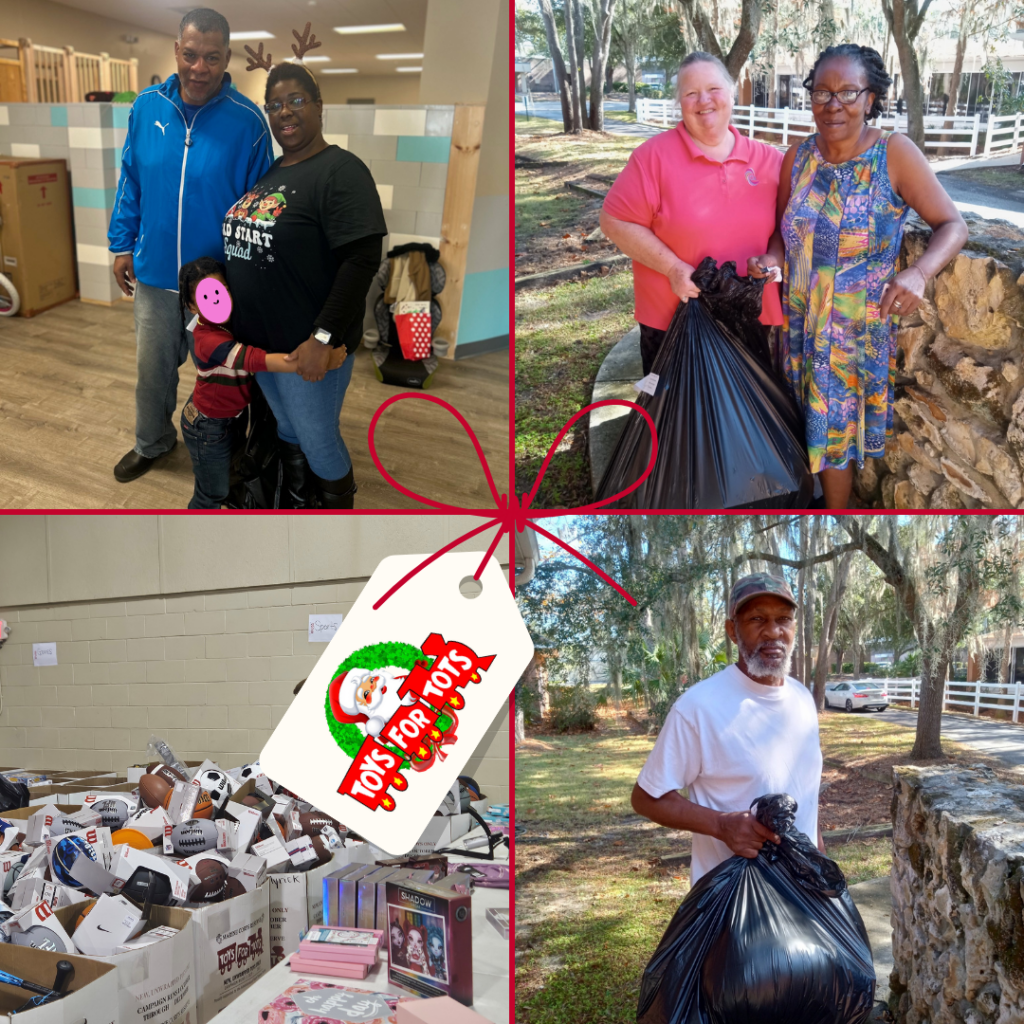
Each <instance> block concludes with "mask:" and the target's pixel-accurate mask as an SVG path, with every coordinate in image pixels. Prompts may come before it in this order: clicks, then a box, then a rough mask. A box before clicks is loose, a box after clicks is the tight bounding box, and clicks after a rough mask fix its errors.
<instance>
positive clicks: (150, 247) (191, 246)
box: [107, 74, 274, 291]
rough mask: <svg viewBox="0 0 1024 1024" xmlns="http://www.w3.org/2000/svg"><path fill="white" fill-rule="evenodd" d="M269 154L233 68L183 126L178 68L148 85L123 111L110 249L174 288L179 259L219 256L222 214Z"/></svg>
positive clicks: (145, 276) (266, 132)
mask: <svg viewBox="0 0 1024 1024" xmlns="http://www.w3.org/2000/svg"><path fill="white" fill-rule="evenodd" d="M273 161H274V154H273V150H272V149H271V144H270V129H269V128H268V127H267V122H266V120H265V119H264V117H263V112H262V111H261V110H260V109H259V107H257V106H256V104H255V103H253V102H252V100H250V99H248V98H247V97H245V96H243V95H242V94H241V93H240V92H238V90H237V89H232V88H231V76H230V75H228V74H225V75H224V82H223V84H222V85H221V90H220V92H219V93H217V95H216V96H214V97H213V98H212V99H210V100H207V101H206V103H205V104H204V105H203V106H201V107H200V108H199V110H197V111H196V114H195V117H194V118H193V119H192V127H191V128H188V129H186V126H185V110H184V108H183V106H182V102H181V95H180V94H179V92H178V76H177V75H176V74H175V75H171V77H170V78H168V79H167V81H166V82H164V83H163V84H162V85H154V86H150V88H148V89H145V90H143V91H142V92H141V93H139V96H138V98H137V99H136V100H135V102H134V104H132V109H131V112H130V113H129V115H128V137H127V138H126V139H125V142H124V150H123V151H122V153H121V180H120V181H119V182H118V186H117V197H116V199H115V200H114V213H113V215H112V216H111V218H110V229H109V231H108V232H107V237H108V238H109V239H110V251H111V252H112V253H114V254H115V255H121V254H123V253H132V254H133V256H134V257H135V261H134V262H135V276H136V277H137V278H138V280H140V281H141V282H142V283H143V284H148V285H150V286H152V287H154V288H168V289H171V290H173V291H177V290H178V271H179V269H180V268H181V265H182V264H183V263H189V262H191V261H192V260H194V259H198V258H199V257H200V256H213V257H214V259H218V260H223V259H224V238H223V235H222V234H221V223H222V221H223V220H224V214H225V213H227V211H228V210H229V209H230V208H231V206H232V205H233V204H234V203H235V201H236V200H238V199H239V198H240V197H241V196H243V195H245V193H246V192H248V191H249V189H251V188H252V187H253V185H255V184H256V182H257V181H259V180H260V178H262V177H263V175H264V174H266V172H267V169H268V168H269V167H270V165H271V164H272V163H273Z"/></svg>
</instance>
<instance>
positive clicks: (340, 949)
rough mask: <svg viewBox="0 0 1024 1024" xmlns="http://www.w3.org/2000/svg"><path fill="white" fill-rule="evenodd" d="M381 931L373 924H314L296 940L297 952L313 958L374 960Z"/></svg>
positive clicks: (370, 962) (367, 961)
mask: <svg viewBox="0 0 1024 1024" xmlns="http://www.w3.org/2000/svg"><path fill="white" fill-rule="evenodd" d="M383 938H384V932H383V931H380V930H375V929H373V928H338V927H334V926H331V925H315V926H314V927H312V928H310V929H309V931H308V932H306V934H305V935H304V936H303V938H302V941H301V942H300V943H299V953H300V954H301V955H302V956H305V957H310V958H311V959H313V960H339V961H344V962H345V963H357V964H375V963H376V962H377V950H378V949H380V944H381V941H382V940H383Z"/></svg>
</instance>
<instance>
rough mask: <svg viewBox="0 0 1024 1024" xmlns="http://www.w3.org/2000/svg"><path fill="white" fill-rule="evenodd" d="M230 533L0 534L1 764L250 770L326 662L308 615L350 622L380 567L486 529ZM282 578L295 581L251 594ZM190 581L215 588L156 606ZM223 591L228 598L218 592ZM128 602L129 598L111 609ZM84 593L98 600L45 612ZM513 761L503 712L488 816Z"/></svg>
mask: <svg viewBox="0 0 1024 1024" xmlns="http://www.w3.org/2000/svg"><path fill="white" fill-rule="evenodd" d="M231 518H232V519H233V520H234V521H233V522H227V521H221V520H218V521H216V522H215V521H214V520H212V519H210V518H209V517H193V516H132V517H123V516H81V517H79V516H58V517H48V516H16V517H14V516H12V517H5V519H4V521H3V522H0V566H2V569H0V618H3V619H6V620H7V621H8V622H9V623H10V625H11V638H10V639H9V640H8V641H7V643H6V644H5V645H4V646H3V648H0V700H2V707H0V764H3V765H11V766H18V767H25V768H37V769H51V770H58V769H65V770H77V769H83V768H87V769H102V770H105V771H118V772H123V770H124V769H125V768H126V767H127V765H129V764H136V763H138V762H139V761H142V760H144V759H145V757H146V745H147V742H148V740H149V737H150V735H151V734H152V733H155V734H157V735H159V736H162V737H163V738H164V739H166V740H167V741H168V742H169V743H170V744H171V745H172V746H173V747H174V749H175V750H176V752H177V753H178V755H179V756H180V757H182V758H185V759H189V760H192V759H196V760H199V759H202V758H204V757H211V758H213V759H214V760H219V761H220V762H221V763H222V764H223V765H224V766H226V767H229V766H233V765H237V764H242V763H245V762H248V761H251V760H253V759H255V758H256V757H257V756H258V755H259V752H260V750H261V749H262V747H263V744H264V743H265V742H266V740H267V739H268V737H269V736H270V733H271V730H272V729H273V728H274V727H275V726H276V725H277V723H278V722H279V721H280V719H281V716H282V715H283V714H284V711H285V708H287V706H288V704H289V703H290V702H291V700H292V696H293V690H294V688H295V685H296V684H297V683H298V682H299V680H300V679H302V678H304V677H305V676H306V674H307V673H308V672H309V671H310V670H311V669H312V668H313V666H314V665H315V664H316V661H317V659H318V658H319V656H320V654H321V653H322V652H323V650H324V648H325V647H326V644H323V643H310V642H309V640H308V638H307V630H308V619H309V615H310V614H311V613H313V612H326V613H339V612H340V613H342V614H344V613H345V612H347V611H348V610H349V609H350V608H351V607H352V604H353V603H354V601H355V599H356V598H357V596H358V595H359V592H360V591H361V589H362V587H363V585H364V584H365V582H366V579H367V578H368V577H369V575H370V573H371V572H372V570H373V567H374V566H375V565H376V563H377V561H378V560H379V559H380V558H381V557H383V555H385V554H397V553H403V552H412V553H419V552H429V551H434V550H436V549H437V548H438V547H440V546H442V545H443V544H444V543H446V542H447V541H448V540H451V539H454V538H455V537H457V536H458V534H459V533H461V532H462V531H463V530H465V529H469V528H472V526H474V525H476V523H475V521H473V520H466V519H462V518H460V517H448V516H431V517H413V518H410V517H398V516H366V517H357V519H355V520H349V521H348V523H347V524H346V525H345V526H338V525H337V524H336V522H332V520H334V519H335V517H314V518H306V517H302V516H288V515H281V516H261V517H255V518H249V517H246V518H245V519H242V520H239V519H238V518H237V517H231ZM302 520H304V521H302ZM488 542H489V537H485V538H484V539H483V540H481V539H480V538H476V539H474V541H473V542H470V544H469V545H468V546H469V547H470V548H474V549H475V548H478V547H479V546H480V545H481V544H483V545H484V546H486V544H487V543H488ZM230 550H234V552H235V555H234V556H231V555H230V554H229V551H230ZM204 551H205V552H207V554H204ZM246 552H249V553H248V554H246ZM275 552H276V554H275ZM219 559H220V560H221V561H220V563H218V560H219ZM229 563H230V564H229ZM339 565H345V566H348V567H350V568H347V569H346V570H345V572H344V574H342V573H339V572H338V570H337V566H339ZM329 573H333V574H334V577H335V578H323V577H324V576H325V575H327V574H329ZM274 576H276V577H277V578H278V579H281V578H284V579H289V577H290V578H291V580H292V582H288V583H283V584H274V583H269V584H267V585H259V584H257V583H254V582H253V581H254V580H258V579H260V578H262V579H270V578H272V577H274ZM296 577H300V578H301V577H305V578H306V580H307V581H305V582H295V579H296ZM309 577H319V578H314V579H309ZM346 577H347V578H346ZM190 578H191V579H194V580H195V581H196V586H197V587H199V586H201V587H203V589H201V590H200V589H196V590H194V591H190V592H178V593H173V594H171V593H166V592H164V593H160V592H159V591H167V590H170V589H175V590H178V589H183V588H181V583H180V581H182V580H187V579H190ZM218 579H219V580H221V581H223V583H224V585H225V588H224V589H221V588H220V587H219V586H216V585H212V586H211V584H210V582H209V581H210V580H218ZM118 589H120V592H121V593H130V594H133V595H135V596H131V597H125V598H113V597H110V596H107V595H111V594H114V593H116V592H117V591H118ZM87 593H93V594H96V595H97V599H96V600H85V601H83V600H77V601H47V602H39V601H38V596H39V595H41V594H48V595H49V596H80V595H82V594H87ZM19 595H23V596H24V597H25V598H27V599H28V601H26V602H24V603H19V602H18V601H17V597H18V596H19ZM33 598H35V599H36V601H35V603H31V601H32V599H33ZM49 641H56V643H57V661H58V664H57V665H56V666H51V667H43V668H35V667H34V666H33V664H32V644H33V643H41V642H49ZM508 751H509V735H508V712H507V711H506V712H504V713H503V714H502V715H500V716H499V718H498V719H497V720H496V721H495V722H494V723H493V725H492V726H491V728H490V730H489V731H488V733H487V736H486V737H485V738H484V740H483V742H481V744H480V745H479V747H478V748H477V750H476V751H475V753H474V754H473V756H472V758H471V759H470V761H469V763H468V764H467V766H466V773H467V774H469V775H472V776H473V777H474V778H476V779H477V781H478V782H479V783H480V784H481V785H482V786H483V788H484V790H485V792H486V793H487V795H488V796H489V797H490V798H491V800H492V801H493V802H498V803H504V802H507V801H508V798H509V796H508V778H509V761H508Z"/></svg>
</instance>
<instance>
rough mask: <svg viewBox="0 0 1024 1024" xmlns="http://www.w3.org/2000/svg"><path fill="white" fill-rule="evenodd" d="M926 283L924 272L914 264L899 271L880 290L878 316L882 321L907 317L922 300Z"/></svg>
mask: <svg viewBox="0 0 1024 1024" xmlns="http://www.w3.org/2000/svg"><path fill="white" fill-rule="evenodd" d="M927 283H928V281H927V278H925V276H924V271H923V270H922V269H921V268H920V267H918V266H917V265H916V264H913V263H912V264H911V265H910V266H909V267H907V269H906V270H901V271H900V272H899V273H898V274H897V275H896V276H895V277H894V278H893V279H892V280H891V281H889V282H887V283H886V285H885V287H884V288H883V289H882V303H881V305H880V306H879V307H878V314H879V316H881V318H882V319H883V320H885V319H886V318H887V317H890V316H894V315H895V316H909V315H910V314H911V313H913V312H914V310H915V309H917V307H918V306H920V305H921V302H922V301H923V300H924V289H925V285H926V284H927Z"/></svg>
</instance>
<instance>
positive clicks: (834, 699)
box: [825, 682, 889, 711]
mask: <svg viewBox="0 0 1024 1024" xmlns="http://www.w3.org/2000/svg"><path fill="white" fill-rule="evenodd" d="M888 706H889V694H888V693H887V692H886V690H884V689H883V688H882V687H880V686H879V685H878V684H877V683H866V684H862V683H858V682H852V683H828V684H827V685H826V687H825V707H827V708H845V709H846V710H847V711H855V710H858V709H860V710H866V711H884V710H885V709H886V708H887V707H888Z"/></svg>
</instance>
